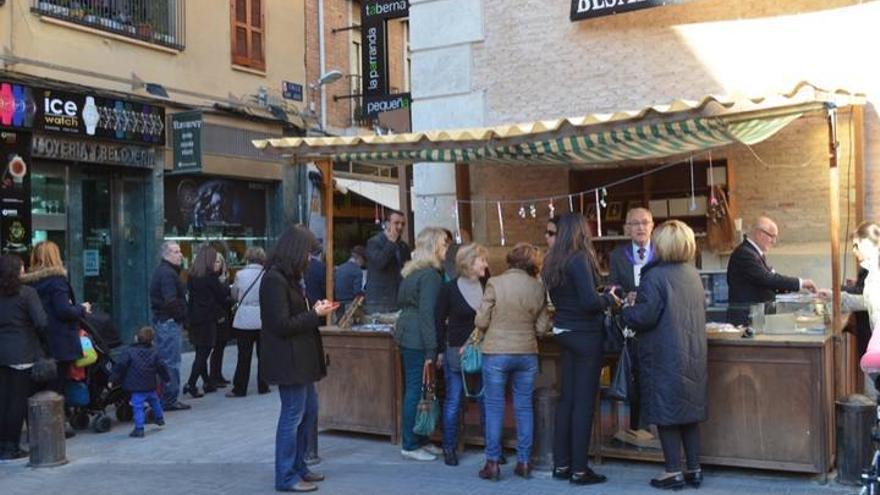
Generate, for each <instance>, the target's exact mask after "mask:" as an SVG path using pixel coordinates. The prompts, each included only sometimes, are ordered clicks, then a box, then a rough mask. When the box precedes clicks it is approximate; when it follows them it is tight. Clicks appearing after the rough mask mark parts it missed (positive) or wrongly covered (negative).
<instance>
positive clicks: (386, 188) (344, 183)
mask: <svg viewBox="0 0 880 495" xmlns="http://www.w3.org/2000/svg"><path fill="white" fill-rule="evenodd" d="M333 180H334V183H335V184H336V190H337V191H339V192H341V193H342V194H348V193H349V192H353V193H355V194H357V195H359V196H363V197H365V198H367V199H369V200H370V201H373V202H375V203H379V204H380V205H382V206H384V207H386V208H391V209H392V210H395V211H400V189H399V188H398V186H397V184H389V183H386V182H372V181H367V180H355V179H343V178H341V177H336V178H334V179H333Z"/></svg>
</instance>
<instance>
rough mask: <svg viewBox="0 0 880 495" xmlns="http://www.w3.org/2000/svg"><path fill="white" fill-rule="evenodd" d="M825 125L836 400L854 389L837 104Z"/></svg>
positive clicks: (827, 109) (828, 110)
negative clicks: (844, 298) (843, 291)
mask: <svg viewBox="0 0 880 495" xmlns="http://www.w3.org/2000/svg"><path fill="white" fill-rule="evenodd" d="M825 112H826V114H825V115H826V122H827V123H828V211H829V213H830V222H829V226H828V227H829V229H830V231H829V234H830V239H831V294H832V298H831V314H832V318H831V324H832V332H833V333H834V349H835V352H834V356H835V359H834V361H835V366H834V371H835V373H834V377H835V382H836V385H835V387H834V391H835V397H840V396H842V395H844V394H846V393H848V391H849V390H850V389H851V387H850V386H849V384H848V383H847V382H848V380H847V376H848V375H849V373H848V372H847V369H848V366H849V363H848V360H847V359H846V352H841V351H842V350H843V347H844V343H843V341H842V330H843V328H842V327H843V323H842V318H841V314H840V309H841V306H840V284H841V280H842V279H841V267H840V168H839V167H838V155H839V151H840V150H839V148H840V143H839V142H838V141H837V107H836V106H835V105H834V104H830V103H828V104H826V105H825Z"/></svg>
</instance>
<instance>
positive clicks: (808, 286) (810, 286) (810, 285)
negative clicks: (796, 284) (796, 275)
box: [801, 278, 819, 294]
mask: <svg viewBox="0 0 880 495" xmlns="http://www.w3.org/2000/svg"><path fill="white" fill-rule="evenodd" d="M801 290H808V291H810V292H812V293H813V294H815V293H816V291H818V290H819V288H818V287H816V282H813V281H812V280H810V279H808V278H805V279H804V280H803V282H801Z"/></svg>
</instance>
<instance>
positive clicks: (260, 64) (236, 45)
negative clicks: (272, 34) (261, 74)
mask: <svg viewBox="0 0 880 495" xmlns="http://www.w3.org/2000/svg"><path fill="white" fill-rule="evenodd" d="M230 17H231V32H230V35H231V36H230V37H231V38H232V63H233V64H235V65H241V66H244V67H251V68H254V69H259V70H264V69H265V68H266V58H265V52H264V48H263V45H264V43H265V39H264V36H263V23H264V19H263V1H262V0H230Z"/></svg>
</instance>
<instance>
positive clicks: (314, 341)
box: [259, 225, 338, 492]
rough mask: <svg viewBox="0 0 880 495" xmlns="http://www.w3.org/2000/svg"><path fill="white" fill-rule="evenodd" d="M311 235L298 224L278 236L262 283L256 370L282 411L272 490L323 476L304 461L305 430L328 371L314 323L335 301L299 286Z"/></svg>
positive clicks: (301, 487) (311, 486) (308, 484)
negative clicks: (311, 299) (312, 299)
mask: <svg viewBox="0 0 880 495" xmlns="http://www.w3.org/2000/svg"><path fill="white" fill-rule="evenodd" d="M317 245H318V241H317V239H315V236H314V235H313V234H312V233H311V232H310V231H309V230H308V229H307V228H305V227H303V226H301V225H297V226H296V227H292V228H289V229H287V231H285V232H284V234H282V236H281V238H280V239H278V244H277V245H276V246H275V249H274V250H273V252H272V254H271V256H270V257H269V261H268V263H267V265H266V267H267V268H266V273H265V275H263V280H262V282H261V283H260V293H259V294H260V296H259V298H260V317H261V319H262V324H263V330H262V336H261V339H260V348H261V349H262V352H261V354H262V357H261V358H260V370H261V371H262V372H263V378H264V379H265V380H266V382H267V383H270V384H274V385H278V395H279V397H280V398H281V412H280V414H279V416H278V429H277V430H276V433H275V489H276V490H279V491H295V492H305V491H314V490H316V489H317V485H315V482H317V481H323V479H324V476H323V475H321V474H318V473H314V472H311V471H309V469H308V468H307V467H306V463H305V451H306V441H305V440H306V434H307V432H308V431H309V430H310V429H311V428H312V427H313V426H314V425H315V422H316V421H317V420H318V392H317V390H316V389H315V382H317V381H318V380H320V379H321V378H323V377H324V376H326V375H327V366H326V363H325V362H324V346H323V344H322V342H321V333H320V332H319V331H318V327H319V326H320V325H321V322H322V321H323V318H324V317H326V316H327V315H329V314H331V313H332V312H333V310H335V309H336V307H337V306H338V305H337V304H335V303H332V302H330V301H327V300H319V301H317V303H316V304H315V306H314V307H309V303H308V300H307V299H306V296H305V292H304V291H303V287H302V280H303V274H304V273H305V271H306V267H307V266H308V263H309V253H310V252H312V250H313V249H314V248H315V247H316V246H317Z"/></svg>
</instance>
